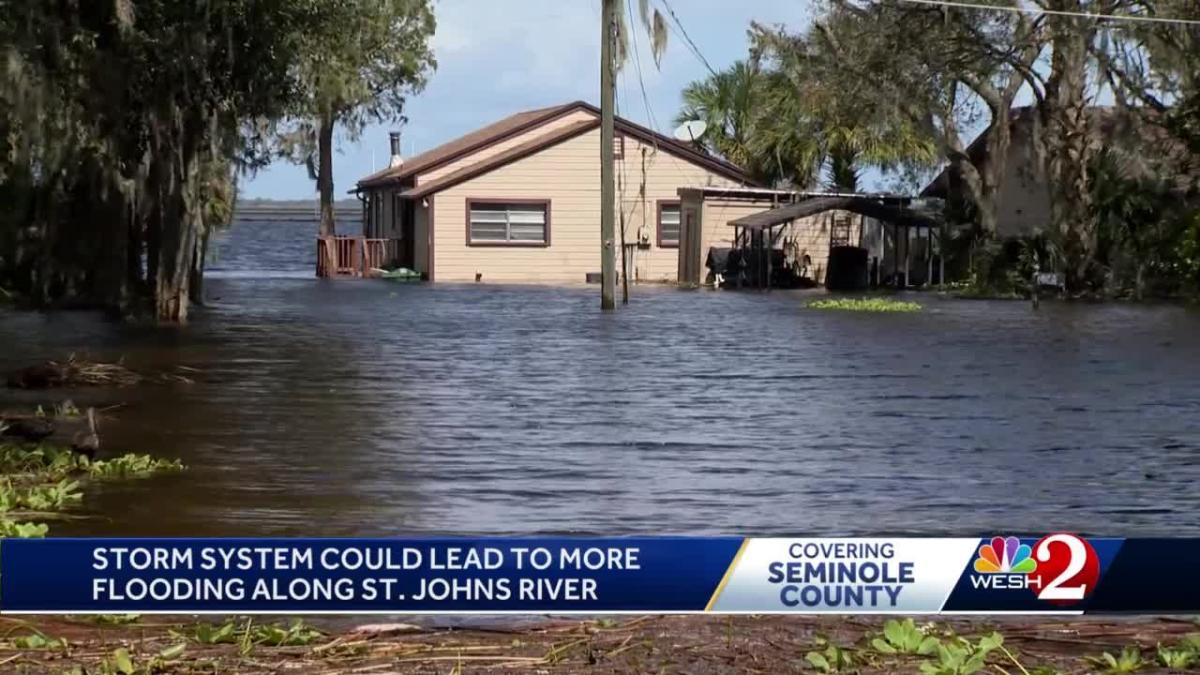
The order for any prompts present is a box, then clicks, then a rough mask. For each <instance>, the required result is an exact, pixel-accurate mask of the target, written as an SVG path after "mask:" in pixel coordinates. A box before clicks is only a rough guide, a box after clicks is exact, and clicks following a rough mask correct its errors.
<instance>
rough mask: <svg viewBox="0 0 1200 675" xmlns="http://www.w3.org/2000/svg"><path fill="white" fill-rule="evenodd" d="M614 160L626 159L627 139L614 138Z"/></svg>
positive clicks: (622, 137) (617, 136) (618, 136)
mask: <svg viewBox="0 0 1200 675" xmlns="http://www.w3.org/2000/svg"><path fill="white" fill-rule="evenodd" d="M613 159H625V137H624V136H621V135H620V134H618V135H616V136H613Z"/></svg>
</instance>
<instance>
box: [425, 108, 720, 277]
mask: <svg viewBox="0 0 1200 675" xmlns="http://www.w3.org/2000/svg"><path fill="white" fill-rule="evenodd" d="M526 140H528V139H526ZM599 155H600V131H599V129H594V130H591V131H588V132H586V133H583V134H581V135H579V136H576V137H574V138H570V139H568V140H566V141H563V142H561V143H558V144H557V145H554V146H551V147H549V148H546V149H544V150H541V151H540V152H537V153H535V154H533V155H530V156H528V157H525V158H522V159H519V160H517V161H515V162H512V163H511V164H507V165H505V166H502V167H500V168H498V169H496V170H494V171H491V172H489V173H486V174H484V175H481V176H477V177H475V178H472V179H470V180H468V181H465V182H463V183H460V184H458V185H454V186H453V187H450V188H447V189H445V190H443V191H441V192H439V193H438V194H437V195H436V198H437V204H436V208H435V209H434V234H433V240H434V265H435V275H436V279H437V280H438V281H472V280H474V279H475V276H476V274H479V275H481V278H482V280H483V281H485V282H487V281H534V282H555V283H562V282H568V283H575V282H583V281H584V279H585V275H586V274H587V273H588V272H598V271H600V256H599V254H598V252H599V244H600V165H599V161H598V158H599ZM643 163H644V166H645V169H644V172H643V168H642V167H643ZM617 173H618V175H619V176H620V177H621V178H620V180H619V189H618V206H619V207H620V209H621V213H623V214H624V215H625V237H626V242H627V243H636V242H639V241H643V242H645V243H646V246H645V247H644V248H637V249H636V250H635V251H634V252H633V256H632V261H631V266H630V269H631V274H630V276H631V277H635V278H637V279H639V280H664V281H665V280H674V279H675V277H676V269H677V260H678V253H677V250H676V249H675V248H660V247H659V246H658V241H657V239H658V236H657V235H658V233H657V202H658V200H671V201H675V200H678V195H677V190H678V189H679V188H680V187H702V186H733V185H734V183H733V181H730V180H729V179H727V178H724V177H721V176H719V175H717V174H714V173H713V172H711V171H709V170H707V169H704V168H702V167H700V166H697V165H695V164H692V163H690V162H688V161H685V160H683V159H679V158H677V157H675V156H674V155H670V154H668V153H666V152H663V151H661V150H658V151H656V150H655V148H654V147H653V146H652V145H643V144H642V143H641V142H639V141H638V140H637V139H634V138H632V137H627V138H626V139H625V148H624V159H623V160H621V161H619V162H618V164H617ZM643 176H644V183H645V191H644V197H642V196H640V195H641V192H642V183H643ZM622 192H623V193H624V195H625V197H624V198H622V197H621V193H622ZM469 199H471V200H479V199H483V200H498V201H505V200H516V201H530V200H535V201H536V200H549V202H550V205H549V213H548V222H549V229H550V242H551V244H550V246H547V247H527V246H525V247H515V246H511V245H502V244H501V245H488V246H480V245H469V244H468V241H467V200H469ZM619 223H620V220H619V217H618V225H619ZM418 238H419V237H418ZM617 239H618V250H616V251H615V254H616V255H617V256H618V258H617V260H618V262H617V265H618V269H620V258H619V256H620V250H619V241H620V233H619V232H618V238H617Z"/></svg>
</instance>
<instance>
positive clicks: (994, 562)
mask: <svg viewBox="0 0 1200 675" xmlns="http://www.w3.org/2000/svg"><path fill="white" fill-rule="evenodd" d="M1037 566H1038V565H1037V561H1036V560H1034V559H1033V549H1032V547H1030V546H1029V545H1028V544H1022V543H1021V540H1020V539H1017V538H1016V537H992V540H991V541H990V542H987V543H985V544H983V545H982V546H980V547H979V555H978V557H977V558H975V563H974V568H975V572H976V573H975V574H972V575H971V585H972V586H974V587H975V588H978V589H991V590H1008V589H1012V588H1032V589H1035V590H1036V589H1040V588H1041V581H1042V580H1041V577H1039V576H1036V575H1033V576H1031V574H1032V573H1033V572H1036V571H1037Z"/></svg>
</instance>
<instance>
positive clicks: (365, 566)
mask: <svg viewBox="0 0 1200 675" xmlns="http://www.w3.org/2000/svg"><path fill="white" fill-rule="evenodd" d="M741 543H742V540H741V539H740V538H732V537H731V538H704V539H700V538H654V539H644V538H643V539H638V538H630V539H625V538H605V539H601V538H589V539H18V540H5V541H3V543H2V544H0V612H59V613H86V612H103V613H123V612H152V611H153V612H179V613H195V612H229V613H318V612H345V613H365V612H389V613H393V612H394V613H400V612H500V611H507V612H532V611H554V612H606V611H622V610H624V611H686V610H703V609H704V608H705V606H706V605H707V604H708V602H709V599H710V597H711V596H712V593H713V590H714V589H715V588H716V587H717V585H718V584H719V582H720V580H721V577H722V575H724V574H725V570H726V569H727V568H728V566H729V562H730V561H731V560H732V559H733V556H734V554H735V553H736V552H737V550H738V547H739V546H740V545H741Z"/></svg>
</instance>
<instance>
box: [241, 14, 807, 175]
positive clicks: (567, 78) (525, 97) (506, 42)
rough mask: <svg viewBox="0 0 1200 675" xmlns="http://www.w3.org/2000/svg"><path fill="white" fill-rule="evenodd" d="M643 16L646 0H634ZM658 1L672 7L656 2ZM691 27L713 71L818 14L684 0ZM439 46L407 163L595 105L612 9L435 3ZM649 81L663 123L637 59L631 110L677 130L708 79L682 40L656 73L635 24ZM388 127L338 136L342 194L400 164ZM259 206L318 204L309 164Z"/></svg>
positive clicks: (270, 171) (626, 107) (418, 106)
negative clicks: (561, 108) (533, 112)
mask: <svg viewBox="0 0 1200 675" xmlns="http://www.w3.org/2000/svg"><path fill="white" fill-rule="evenodd" d="M626 2H627V3H629V4H630V5H631V7H632V9H633V10H634V12H635V14H636V11H637V0H626ZM655 4H660V3H658V2H656V3H655ZM671 6H672V7H673V8H674V9H675V13H676V14H677V15H678V16H679V19H680V21H681V22H682V23H683V27H684V28H685V29H687V32H688V34H689V35H690V36H691V38H692V40H693V41H694V42H695V43H696V46H697V47H698V48H699V50H700V52H701V53H703V54H704V56H705V58H707V59H708V61H709V63H711V64H712V66H713V68H716V69H718V70H720V69H721V68H724V67H725V66H728V65H729V64H731V63H733V62H734V61H736V60H737V59H740V58H744V57H745V55H746V48H747V38H746V29H747V28H748V27H749V25H750V21H751V20H756V21H759V22H761V23H767V24H785V25H787V26H789V27H791V28H799V27H801V26H804V25H805V24H807V23H808V20H809V18H810V17H811V16H812V7H811V3H810V2H808V0H734V1H732V2H731V1H730V0H673V1H672V2H671ZM435 11H436V12H437V20H438V28H437V33H436V35H435V36H434V38H433V46H434V51H435V53H436V56H437V59H438V69H437V71H436V72H434V73H433V75H432V77H431V78H430V81H429V85H428V86H427V87H426V88H425V90H424V91H423V92H421V93H420V94H418V95H416V96H415V97H413V98H411V99H410V101H409V105H408V109H407V111H406V114H407V115H408V118H409V121H408V124H407V126H405V127H404V129H403V151H404V154H405V156H412V155H414V154H416V153H418V152H421V151H423V150H426V149H429V148H431V147H433V146H435V145H439V144H441V143H444V142H445V141H448V140H450V139H452V138H454V137H456V136H459V135H461V134H464V133H467V132H468V131H471V130H473V129H476V128H478V127H480V126H483V125H484V124H487V123H489V122H493V121H495V120H497V119H499V118H501V117H504V116H506V115H509V114H511V113H513V112H517V111H519V110H525V109H529V108H537V107H542V106H547V105H554V104H557V103H565V102H567V101H573V100H576V99H584V100H587V101H591V102H593V103H595V102H596V100H597V90H598V89H599V62H600V29H599V16H600V0H435ZM634 23H635V25H634V26H633V29H634V30H633V31H632V33H633V34H634V35H635V36H636V37H637V39H638V40H639V50H640V52H641V60H642V75H643V78H644V80H645V84H646V92H647V95H648V98H649V102H650V110H651V111H652V112H653V115H654V118H655V121H657V124H653V123H651V120H649V119H648V117H649V116H648V115H647V112H646V105H645V103H644V102H643V100H642V96H641V90H640V88H639V86H638V80H637V69H636V68H635V67H634V64H633V62H632V61H631V62H630V63H629V64H628V65H627V66H626V67H625V69H624V71H623V72H622V74H621V76H620V78H619V79H618V86H617V96H618V105H619V106H620V108H621V113H622V115H624V116H625V117H628V118H630V119H632V120H634V121H636V122H640V123H642V124H646V125H647V126H652V127H655V128H657V129H658V130H659V131H663V132H666V133H669V132H670V131H671V129H672V127H673V126H674V125H673V123H672V121H673V120H674V118H675V114H676V113H677V112H678V110H679V105H680V98H679V93H680V91H681V90H682V89H683V87H684V86H686V85H687V84H688V83H689V82H692V81H693V80H697V79H700V78H702V77H704V76H705V75H706V74H707V72H708V71H707V70H706V68H705V67H704V65H703V64H702V63H701V62H700V60H699V59H698V58H697V57H696V56H694V55H693V54H692V53H691V51H690V50H689V49H688V48H687V46H686V44H685V43H684V41H683V39H682V38H681V37H680V36H679V34H678V32H677V31H672V32H671V35H670V39H669V42H668V45H667V51H666V54H665V55H664V57H663V61H662V66H661V69H655V67H654V63H653V61H652V60H651V59H650V56H649V53H650V52H649V46H648V45H647V44H646V42H645V36H644V33H645V31H644V30H643V29H642V27H641V24H640V22H638V21H635V22H634ZM390 128H391V125H377V126H373V127H371V128H369V129H367V130H366V132H365V133H364V134H363V135H362V137H361V138H360V139H359V140H358V141H356V142H351V141H348V140H347V139H345V138H338V140H337V145H338V147H337V150H338V154H337V155H335V156H334V181H335V189H336V192H337V194H338V195H339V196H343V195H344V193H345V191H346V190H348V189H350V188H351V187H353V185H354V183H355V182H356V181H357V180H358V179H359V178H361V177H362V176H365V175H366V174H368V173H370V172H371V171H372V170H373V169H375V168H382V167H383V166H384V165H385V164H386V163H387V160H388V157H387V155H388V150H387V146H388V137H387V134H388V130H389V129H390ZM241 187H242V195H243V196H244V197H247V198H274V199H306V198H315V196H316V186H315V183H314V182H313V181H312V180H310V179H309V178H308V175H307V172H306V171H305V170H304V168H303V167H300V166H295V165H291V164H287V163H282V162H280V163H276V164H273V165H272V166H270V167H269V168H267V169H265V170H263V171H260V172H259V173H258V174H257V175H256V176H254V177H252V178H247V179H246V180H244V182H243V183H242V186H241Z"/></svg>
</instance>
